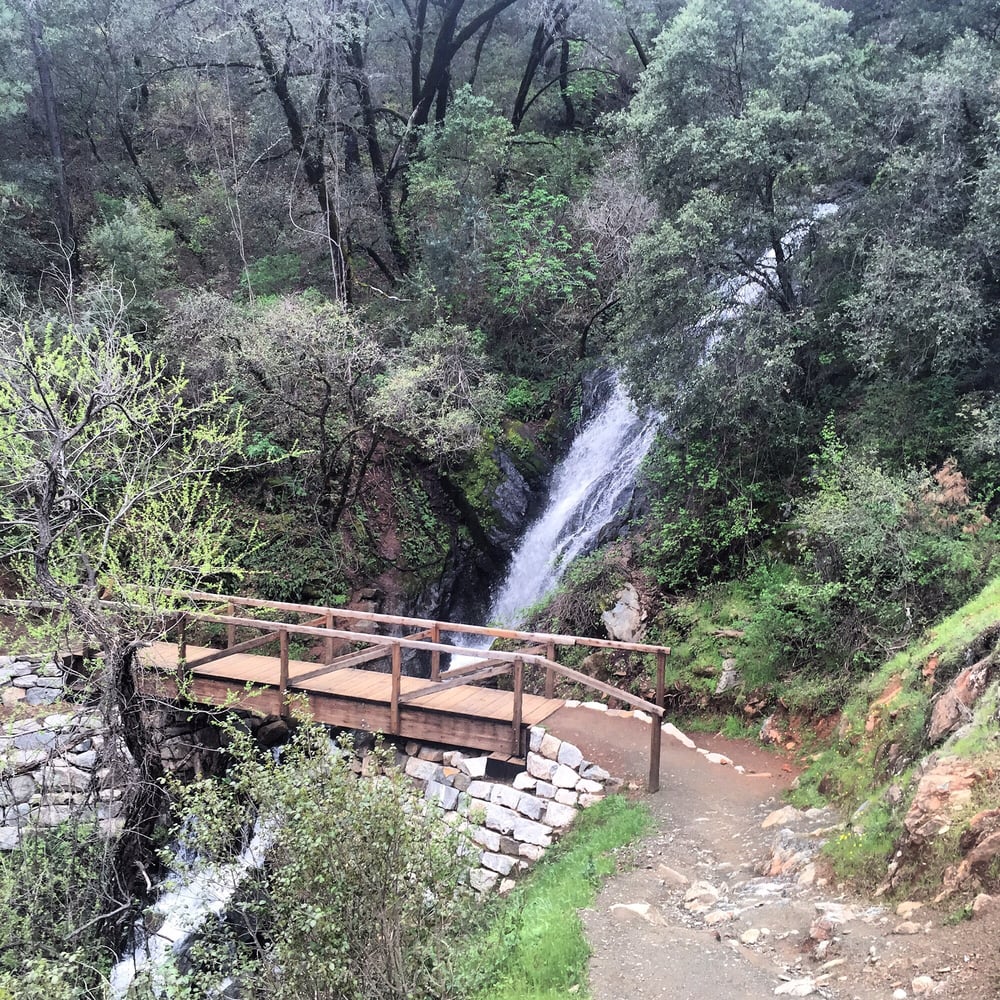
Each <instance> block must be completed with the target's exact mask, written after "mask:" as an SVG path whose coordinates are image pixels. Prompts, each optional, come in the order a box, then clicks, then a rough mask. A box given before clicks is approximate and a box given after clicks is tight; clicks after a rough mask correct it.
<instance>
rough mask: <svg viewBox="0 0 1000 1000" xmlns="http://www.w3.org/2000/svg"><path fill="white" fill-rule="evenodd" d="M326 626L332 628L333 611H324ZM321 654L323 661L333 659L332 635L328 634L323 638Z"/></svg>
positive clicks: (326, 661)
mask: <svg viewBox="0 0 1000 1000" xmlns="http://www.w3.org/2000/svg"><path fill="white" fill-rule="evenodd" d="M326 627H327V628H330V629H332V628H333V612H332V611H327V613H326ZM323 654H324V657H325V659H324V662H325V663H329V662H330V661H331V660H332V659H333V636H332V635H328V636H327V637H326V639H324V640H323Z"/></svg>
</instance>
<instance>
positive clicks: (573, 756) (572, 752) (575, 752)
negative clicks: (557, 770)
mask: <svg viewBox="0 0 1000 1000" xmlns="http://www.w3.org/2000/svg"><path fill="white" fill-rule="evenodd" d="M556 760H557V761H559V763H560V764H565V765H566V766H567V767H572V768H578V767H579V766H580V765H581V764H582V763H583V754H582V753H581V752H580V748H579V747H575V746H573V744H572V743H563V745H562V746H561V747H559V755H558V756H557V757H556Z"/></svg>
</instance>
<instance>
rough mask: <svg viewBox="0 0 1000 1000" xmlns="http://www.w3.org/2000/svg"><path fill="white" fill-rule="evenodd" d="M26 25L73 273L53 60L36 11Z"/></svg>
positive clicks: (60, 228)
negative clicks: (53, 78) (53, 77)
mask: <svg viewBox="0 0 1000 1000" xmlns="http://www.w3.org/2000/svg"><path fill="white" fill-rule="evenodd" d="M27 21H28V34H29V35H30V37H31V54H32V56H33V57H34V60H35V71H36V72H37V73H38V86H39V90H40V92H41V97H42V107H43V108H44V109H45V130H46V134H47V136H48V140H49V155H50V156H51V158H52V166H53V169H54V172H55V179H56V215H57V218H56V229H57V230H58V232H59V239H60V241H61V242H62V244H63V246H64V247H66V248H67V249H68V250H69V251H70V256H69V260H70V266H71V268H72V269H73V271H76V270H77V269H78V263H79V252H78V250H77V246H76V237H75V232H74V225H73V211H72V206H71V205H70V199H69V186H68V185H67V183H66V162H65V157H64V156H63V141H62V129H61V128H60V125H59V113H58V109H57V106H56V88H55V84H54V82H53V80H52V56H51V54H50V53H49V49H48V46H47V45H46V44H45V40H44V38H43V37H42V23H41V21H39V20H38V16H37V15H36V14H35V13H34V11H33V10H31V11H28V13H27Z"/></svg>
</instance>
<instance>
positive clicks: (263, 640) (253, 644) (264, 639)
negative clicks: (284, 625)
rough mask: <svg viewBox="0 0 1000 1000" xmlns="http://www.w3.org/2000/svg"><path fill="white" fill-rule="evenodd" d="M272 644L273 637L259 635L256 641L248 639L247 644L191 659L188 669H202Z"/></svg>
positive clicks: (243, 643) (228, 647) (242, 643)
mask: <svg viewBox="0 0 1000 1000" xmlns="http://www.w3.org/2000/svg"><path fill="white" fill-rule="evenodd" d="M272 642H274V636H273V635H259V636H257V638H256V639H247V641H246V642H241V643H238V644H237V645H235V646H227V647H226V648H225V649H219V650H216V651H215V652H214V653H209V654H208V655H207V656H199V657H198V658H197V659H195V660H190V659H189V660H188V661H187V665H188V669H190V670H194V668H195V667H202V666H204V665H205V664H206V663H214V662H215V661H216V660H222V659H225V658H226V657H227V656H235V655H236V654H237V653H246V652H248V651H249V650H251V649H258V648H259V647H261V646H266V645H268V644H269V643H272Z"/></svg>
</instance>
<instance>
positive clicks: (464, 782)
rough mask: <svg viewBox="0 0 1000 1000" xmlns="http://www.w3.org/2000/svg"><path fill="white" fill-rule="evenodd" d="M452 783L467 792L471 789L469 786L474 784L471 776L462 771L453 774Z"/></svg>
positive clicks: (461, 790)
mask: <svg viewBox="0 0 1000 1000" xmlns="http://www.w3.org/2000/svg"><path fill="white" fill-rule="evenodd" d="M451 783H452V784H453V785H454V786H455V787H456V788H457V789H458V790H459V791H460V792H467V791H468V790H469V786H470V785H471V784H472V778H470V777H469V776H468V775H467V774H462V772H461V771H459V773H458V774H453V775H452V776H451Z"/></svg>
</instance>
